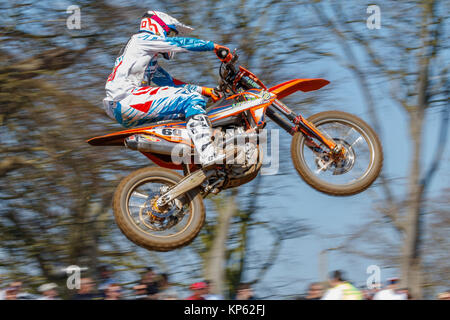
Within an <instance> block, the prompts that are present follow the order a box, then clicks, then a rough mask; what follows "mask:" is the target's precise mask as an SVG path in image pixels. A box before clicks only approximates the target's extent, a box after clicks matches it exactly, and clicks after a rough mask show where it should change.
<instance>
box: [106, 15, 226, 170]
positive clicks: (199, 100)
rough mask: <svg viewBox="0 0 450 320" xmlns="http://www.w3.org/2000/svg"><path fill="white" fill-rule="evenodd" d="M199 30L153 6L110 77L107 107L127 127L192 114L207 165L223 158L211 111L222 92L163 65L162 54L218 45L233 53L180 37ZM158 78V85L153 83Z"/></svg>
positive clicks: (192, 133)
mask: <svg viewBox="0 0 450 320" xmlns="http://www.w3.org/2000/svg"><path fill="white" fill-rule="evenodd" d="M192 30H194V29H193V28H191V27H189V26H187V25H184V24H182V23H181V22H179V21H178V20H177V19H175V18H173V17H171V16H169V15H168V14H165V13H163V12H158V11H148V12H147V13H146V14H145V15H144V16H143V17H142V20H141V23H140V28H139V32H138V33H136V34H134V35H132V36H131V38H130V39H129V40H128V43H127V44H126V46H125V47H124V48H123V49H122V50H121V52H120V55H119V57H118V58H117V59H116V61H115V66H114V69H113V71H112V73H111V74H110V75H109V77H108V80H107V82H106V86H105V88H106V98H105V99H104V100H103V107H104V109H105V111H106V113H107V114H108V116H109V117H111V118H113V119H115V120H116V121H117V122H119V123H120V124H121V125H123V126H124V127H126V128H129V127H133V126H138V125H141V124H144V123H148V122H156V121H160V120H167V119H182V118H183V117H184V118H185V119H186V128H187V129H188V133H189V137H190V138H191V139H192V142H193V143H194V146H195V149H196V150H197V153H198V154H199V159H200V162H201V164H202V165H203V166H208V165H210V164H212V163H215V162H216V161H220V160H221V159H223V157H224V155H223V154H219V153H218V151H217V150H216V148H215V147H214V144H212V128H211V122H210V120H209V118H208V117H207V116H206V112H205V106H206V98H205V96H207V97H210V98H212V99H213V101H217V100H218V99H220V97H219V96H218V95H217V94H216V93H215V92H214V90H213V88H208V87H201V86H196V85H192V84H186V83H184V82H182V81H180V80H177V79H175V78H173V77H171V76H170V75H169V73H167V72H166V71H165V70H164V69H163V68H161V66H159V65H158V58H159V56H160V55H162V56H163V57H164V58H165V59H167V60H170V59H172V58H173V56H174V54H175V52H185V51H214V52H215V53H216V55H217V56H218V57H219V58H220V59H221V60H222V61H224V62H228V61H230V60H231V58H232V54H231V52H230V50H229V49H228V48H227V47H224V46H220V45H218V44H215V43H214V42H212V41H204V40H198V39H194V38H185V37H179V36H178V35H186V34H188V33H189V32H191V31H192ZM151 82H153V83H154V84H156V85H157V87H153V86H150V83H151Z"/></svg>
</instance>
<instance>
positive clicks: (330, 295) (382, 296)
mask: <svg viewBox="0 0 450 320" xmlns="http://www.w3.org/2000/svg"><path fill="white" fill-rule="evenodd" d="M99 274H100V276H99V279H98V281H94V279H93V278H90V277H82V278H81V279H80V286H79V288H78V289H77V290H75V293H71V294H69V295H67V290H66V291H64V294H63V295H64V298H65V299H72V300H125V299H126V300H224V299H225V297H223V296H221V295H217V294H213V293H212V290H211V283H210V282H209V281H201V282H195V283H192V284H191V285H190V286H189V290H190V294H189V295H184V296H182V295H180V293H179V292H178V291H177V290H175V288H174V286H173V285H172V284H171V282H170V281H169V275H168V274H166V273H161V274H157V273H156V272H155V271H154V269H153V268H152V267H148V268H146V269H145V270H144V271H143V272H142V274H141V277H140V279H139V281H138V282H137V283H134V284H131V285H130V284H128V285H121V284H120V283H119V282H117V281H115V280H114V274H113V272H112V271H111V269H110V268H108V267H107V266H102V267H101V268H100V272H99ZM63 289H65V288H59V287H58V285H56V284H55V283H45V284H42V285H40V286H39V287H38V288H37V291H38V294H36V293H33V294H31V293H29V292H27V290H25V289H24V288H23V283H22V282H20V281H15V282H12V283H10V284H9V285H7V286H6V287H5V288H3V289H0V300H30V299H34V300H60V299H62V297H61V296H60V293H62V292H63ZM436 298H437V299H439V300H450V291H446V292H442V293H440V294H438V295H437V297H436ZM232 299H233V300H255V299H257V298H256V297H255V295H254V293H253V289H252V286H251V285H250V284H249V283H241V284H239V285H238V287H237V290H236V293H235V294H234V296H233V297H232ZM408 299H412V297H411V296H410V294H409V292H408V289H405V288H401V287H399V279H397V278H391V279H388V280H387V282H386V284H385V285H384V286H382V285H381V284H379V283H378V284H373V285H372V286H371V288H367V287H366V286H364V287H360V288H357V287H356V286H354V285H353V284H352V283H351V282H350V281H348V280H346V279H345V277H344V275H343V273H342V272H341V271H334V272H333V273H332V274H331V275H330V278H329V281H328V283H327V284H324V283H320V282H314V283H311V284H310V285H309V286H308V289H307V292H306V294H305V295H302V296H299V297H297V300H408Z"/></svg>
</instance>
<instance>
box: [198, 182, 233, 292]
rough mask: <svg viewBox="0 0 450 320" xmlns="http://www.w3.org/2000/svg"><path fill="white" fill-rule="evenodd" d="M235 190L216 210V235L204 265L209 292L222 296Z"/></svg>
mask: <svg viewBox="0 0 450 320" xmlns="http://www.w3.org/2000/svg"><path fill="white" fill-rule="evenodd" d="M235 197H236V190H235V189H234V190H232V194H231V196H230V197H229V198H228V200H227V205H226V206H225V207H223V208H220V209H219V210H218V217H217V226H216V235H215V237H214V239H213V243H212V246H211V250H210V251H209V253H208V256H207V261H206V264H205V279H208V280H210V281H211V292H212V293H214V294H221V295H224V291H225V290H224V288H225V285H224V282H225V261H226V250H227V245H226V242H227V238H228V230H229V228H230V221H231V218H232V217H233V216H234V215H235V214H236V209H237V207H236V202H235Z"/></svg>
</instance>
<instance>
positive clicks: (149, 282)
mask: <svg viewBox="0 0 450 320" xmlns="http://www.w3.org/2000/svg"><path fill="white" fill-rule="evenodd" d="M140 284H143V285H145V286H146V290H147V295H148V299H151V300H155V299H156V298H157V293H158V292H159V287H158V281H157V279H156V273H155V272H154V271H153V268H152V267H148V268H146V271H145V272H144V274H143V275H142V278H141V283H140Z"/></svg>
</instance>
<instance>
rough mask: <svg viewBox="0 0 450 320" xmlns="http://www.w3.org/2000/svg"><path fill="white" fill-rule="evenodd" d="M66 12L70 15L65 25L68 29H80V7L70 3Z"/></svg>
mask: <svg viewBox="0 0 450 320" xmlns="http://www.w3.org/2000/svg"><path fill="white" fill-rule="evenodd" d="M66 12H67V14H70V16H68V17H67V19H66V26H67V29H69V30H80V29H81V9H80V7H79V6H77V5H71V6H69V7H67V10H66Z"/></svg>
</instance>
